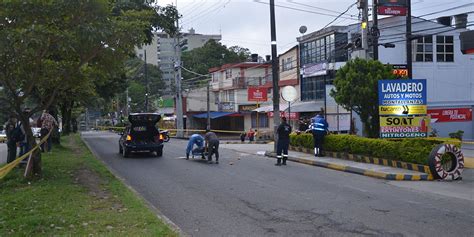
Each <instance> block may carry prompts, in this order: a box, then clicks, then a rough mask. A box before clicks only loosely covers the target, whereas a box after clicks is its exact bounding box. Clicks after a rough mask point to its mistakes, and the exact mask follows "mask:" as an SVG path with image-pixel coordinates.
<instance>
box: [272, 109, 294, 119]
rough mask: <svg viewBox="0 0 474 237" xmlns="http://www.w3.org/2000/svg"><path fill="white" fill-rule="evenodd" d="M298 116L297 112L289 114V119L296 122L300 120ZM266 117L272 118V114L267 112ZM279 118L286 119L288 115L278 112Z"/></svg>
mask: <svg viewBox="0 0 474 237" xmlns="http://www.w3.org/2000/svg"><path fill="white" fill-rule="evenodd" d="M299 115H300V114H299V113H298V112H291V113H290V119H291V120H298V119H299V118H300V116H299ZM268 117H270V118H273V112H268ZM280 117H285V118H288V113H287V112H284V111H280Z"/></svg>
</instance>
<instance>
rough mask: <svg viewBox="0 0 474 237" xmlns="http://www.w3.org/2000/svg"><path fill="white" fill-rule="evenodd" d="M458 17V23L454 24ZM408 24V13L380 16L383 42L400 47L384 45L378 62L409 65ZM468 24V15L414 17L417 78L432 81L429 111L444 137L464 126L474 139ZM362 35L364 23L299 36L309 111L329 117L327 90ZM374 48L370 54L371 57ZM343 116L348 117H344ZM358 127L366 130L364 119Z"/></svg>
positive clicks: (303, 91) (303, 96)
mask: <svg viewBox="0 0 474 237" xmlns="http://www.w3.org/2000/svg"><path fill="white" fill-rule="evenodd" d="M453 20H454V22H455V24H454V25H453V24H451V23H452V21H453ZM405 22H406V21H405V17H404V16H395V17H386V18H382V19H379V30H380V38H379V45H383V44H385V43H392V44H394V45H395V47H394V48H385V47H383V46H379V60H380V61H381V62H382V63H386V64H392V65H393V64H399V65H406V63H407V61H406V47H405V44H406V43H405V34H406V25H405ZM466 22H467V16H466V15H465V14H461V15H457V16H454V17H444V18H440V19H438V21H437V22H436V21H430V20H426V19H422V18H418V17H412V34H413V35H414V36H416V39H414V40H413V43H412V49H413V55H412V57H413V58H412V59H413V78H419V79H427V86H428V91H427V92H428V113H429V114H430V115H431V118H432V120H431V121H432V124H431V125H432V128H434V129H436V130H437V132H438V136H441V137H448V136H449V133H451V132H455V131H457V130H463V131H464V138H465V139H474V125H473V122H472V117H473V111H472V110H473V107H474V56H473V55H469V54H466V55H464V54H463V53H462V51H461V42H460V35H461V34H463V35H468V33H463V32H467V31H468V30H467V29H466ZM359 38H360V25H359V24H354V25H349V26H332V27H328V28H325V29H323V30H320V31H316V32H313V33H310V34H308V35H305V36H302V37H299V38H298V41H299V43H300V49H301V50H300V58H301V59H300V60H301V69H300V70H301V83H300V84H301V101H302V103H304V102H306V101H310V102H311V103H312V104H311V105H310V106H308V107H309V109H305V110H310V111H309V112H314V111H318V110H321V109H318V108H323V107H326V108H327V109H326V112H327V113H328V120H330V119H329V114H331V113H329V110H330V109H329V108H328V107H327V105H328V102H329V101H330V98H328V90H330V89H329V88H330V86H331V84H332V81H333V80H334V78H335V72H336V71H337V69H338V68H340V67H342V66H343V65H345V62H346V61H347V60H349V58H350V55H349V52H348V50H347V49H346V48H347V47H346V46H347V45H348V43H353V44H354V45H357V44H358V42H357V41H358V39H359ZM465 42H468V41H465ZM371 48H372V47H369V51H368V56H369V57H370V56H372V50H371ZM466 49H467V48H466ZM465 52H469V51H467V50H465ZM324 101H326V106H324ZM336 108H337V109H338V110H339V109H340V108H339V107H338V106H336ZM294 111H297V109H295V110H294ZM301 112H302V113H304V112H305V111H304V112H303V111H301ZM345 112H346V111H343V113H345ZM339 113H340V111H339ZM342 117H343V118H344V120H346V119H345V117H346V116H345V115H342ZM355 117H357V116H355ZM351 120H352V119H350V120H349V121H351ZM336 121H339V120H338V119H336ZM339 122H341V121H339ZM329 123H331V121H329ZM345 125H347V124H344V126H345ZM356 127H358V128H359V129H358V130H359V132H361V130H362V129H360V128H361V127H362V126H361V124H360V121H359V122H358V124H357V125H356Z"/></svg>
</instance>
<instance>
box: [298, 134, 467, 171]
mask: <svg viewBox="0 0 474 237" xmlns="http://www.w3.org/2000/svg"><path fill="white" fill-rule="evenodd" d="M441 143H449V144H453V145H456V146H460V145H461V143H460V141H459V140H456V139H449V138H448V139H446V138H445V139H443V138H415V139H375V138H365V137H358V136H354V135H328V136H326V138H325V139H324V145H323V146H324V149H325V150H327V151H333V152H346V153H350V154H356V155H367V156H372V157H377V158H385V159H389V160H399V161H405V162H410V163H415V164H421V165H428V156H429V154H430V152H431V150H432V149H433V148H434V147H435V146H436V145H438V144H441ZM290 144H291V145H292V146H300V147H305V148H309V149H313V148H314V147H313V136H312V135H311V134H300V135H296V134H291V135H290Z"/></svg>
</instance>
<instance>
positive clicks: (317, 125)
mask: <svg viewBox="0 0 474 237" xmlns="http://www.w3.org/2000/svg"><path fill="white" fill-rule="evenodd" d="M312 120H313V123H311V125H310V129H311V130H312V132H313V140H314V156H323V143H324V136H326V132H327V130H328V122H327V121H326V119H324V117H323V115H322V113H321V112H319V113H318V115H316V117H314V118H313V119H312Z"/></svg>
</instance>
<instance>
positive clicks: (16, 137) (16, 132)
mask: <svg viewBox="0 0 474 237" xmlns="http://www.w3.org/2000/svg"><path fill="white" fill-rule="evenodd" d="M24 139H25V134H24V133H23V131H21V123H20V124H18V126H16V127H15V128H14V129H13V130H12V131H11V140H12V141H13V142H21V141H23V140H24Z"/></svg>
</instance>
